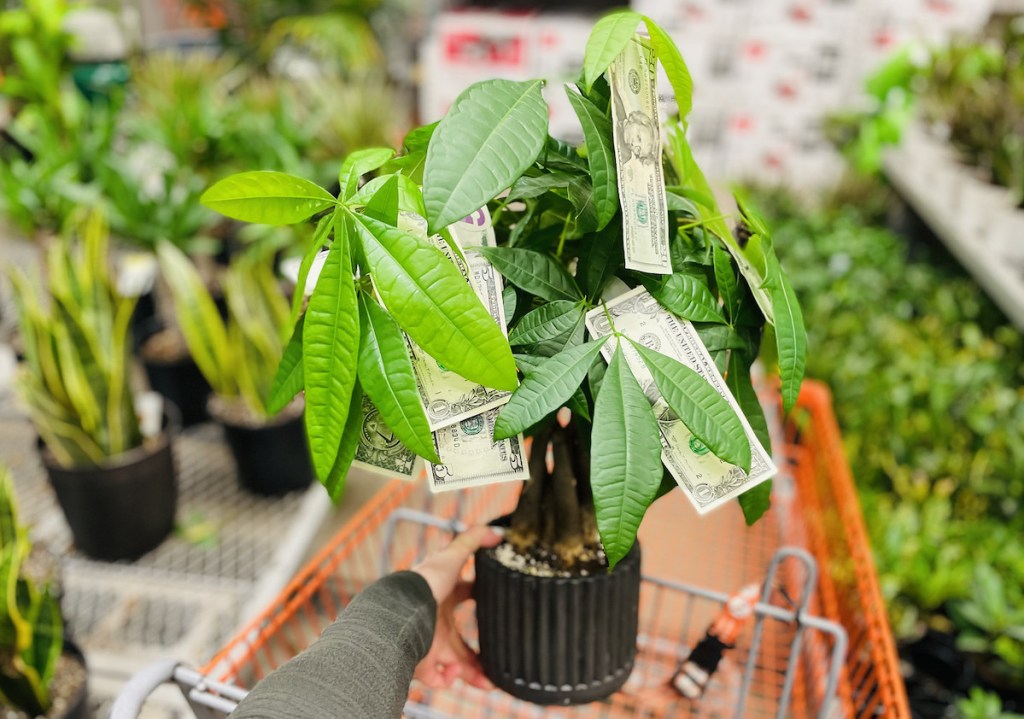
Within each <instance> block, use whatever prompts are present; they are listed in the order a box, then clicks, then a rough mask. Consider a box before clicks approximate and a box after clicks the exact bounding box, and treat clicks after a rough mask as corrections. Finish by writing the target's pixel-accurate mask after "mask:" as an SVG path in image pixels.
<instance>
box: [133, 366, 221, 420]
mask: <svg viewBox="0 0 1024 719" xmlns="http://www.w3.org/2000/svg"><path fill="white" fill-rule="evenodd" d="M142 366H143V367H144V368H145V369H146V377H147V379H148V380H149V386H150V388H151V389H152V390H153V391H154V392H159V393H160V394H161V395H163V396H164V397H165V398H167V399H168V400H170V401H171V402H173V403H174V405H175V406H176V407H177V408H178V412H179V413H180V414H181V424H182V426H183V427H190V426H192V425H194V424H198V423H200V422H205V421H206V420H208V419H209V418H210V415H209V414H207V412H206V402H207V400H208V399H209V397H210V391H211V390H210V383H209V382H207V381H206V378H205V377H203V373H202V372H200V371H199V367H198V366H197V365H196V362H195V360H194V359H192V357H191V355H189V356H186V357H182V358H180V359H176V360H171V361H164V360H154V359H148V358H146V357H143V358H142Z"/></svg>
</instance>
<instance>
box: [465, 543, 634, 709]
mask: <svg viewBox="0 0 1024 719" xmlns="http://www.w3.org/2000/svg"><path fill="white" fill-rule="evenodd" d="M475 597H476V617H477V624H478V625H479V631H480V663H481V665H482V666H483V669H484V673H485V674H486V675H487V677H488V678H489V679H490V680H491V681H492V682H494V684H495V685H496V686H498V687H500V688H501V689H504V690H505V691H506V692H508V693H509V694H511V695H512V696H515V697H518V698H519V699H525V700H527V701H531V702H534V703H537V704H562V705H568V704H583V703H586V702H592V701H596V700H598V699H603V698H604V697H606V696H608V695H609V694H612V693H613V692H615V691H616V690H618V689H619V688H620V687H621V686H622V685H623V684H625V682H626V680H627V679H628V678H629V674H630V672H631V671H632V670H633V662H634V660H635V659H636V634H637V616H638V612H639V608H640V545H639V544H635V545H633V548H632V549H631V550H630V551H629V554H627V555H626V557H625V558H624V559H623V560H622V561H621V562H619V564H618V565H616V567H615V570H614V571H612V572H611V573H607V572H601V573H599V574H594V575H592V576H587V577H535V576H531V575H528V574H523V573H521V572H517V571H515V570H513V569H510V568H508V567H506V566H505V565H504V564H502V563H501V562H499V561H498V560H497V559H496V558H495V557H494V556H493V554H492V553H491V551H490V550H487V549H481V550H479V551H478V552H477V553H476V589H475Z"/></svg>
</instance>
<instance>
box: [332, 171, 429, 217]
mask: <svg viewBox="0 0 1024 719" xmlns="http://www.w3.org/2000/svg"><path fill="white" fill-rule="evenodd" d="M393 177H396V178H398V180H397V182H398V209H399V210H402V211H404V212H414V213H416V214H417V215H419V216H420V217H423V216H425V215H426V214H427V210H426V208H425V207H424V206H423V192H422V191H421V190H420V188H419V186H418V185H417V184H416V183H415V182H414V181H413V180H412V179H410V178H409V177H407V176H405V175H382V176H380V177H375V178H373V179H372V180H370V181H369V182H367V183H366V184H365V185H363V186H362V187H360V188H359V191H358V192H356V194H354V195H352V197H351V198H349V201H348V203H347V204H348V206H349V207H359V206H361V205H363V206H365V205H367V204H368V203H369V202H370V200H371V199H372V198H373V196H374V195H375V194H376V193H377V191H378V190H380V188H381V187H383V186H384V184H385V183H386V182H389V181H390V180H391V178H393ZM392 224H393V223H392Z"/></svg>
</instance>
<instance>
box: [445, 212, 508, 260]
mask: <svg viewBox="0 0 1024 719" xmlns="http://www.w3.org/2000/svg"><path fill="white" fill-rule="evenodd" d="M448 230H449V231H450V232H451V233H452V237H454V238H455V241H456V242H458V243H459V245H460V246H461V247H465V248H467V249H472V248H474V247H494V246H495V245H497V244H498V243H497V241H496V240H495V238H494V226H493V225H492V224H491V213H490V211H489V210H488V209H487V206H486V205H485V206H483V207H481V208H480V209H479V210H477V211H476V212H474V213H472V214H470V215H468V216H466V217H464V218H463V219H461V220H459V221H458V222H453V223H452V224H450V225H448Z"/></svg>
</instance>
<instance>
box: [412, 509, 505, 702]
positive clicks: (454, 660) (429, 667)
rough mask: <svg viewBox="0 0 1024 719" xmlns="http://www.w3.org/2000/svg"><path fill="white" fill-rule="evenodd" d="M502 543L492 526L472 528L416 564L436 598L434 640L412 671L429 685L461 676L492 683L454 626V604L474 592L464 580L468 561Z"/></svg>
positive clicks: (482, 684)
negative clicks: (463, 574) (481, 550)
mask: <svg viewBox="0 0 1024 719" xmlns="http://www.w3.org/2000/svg"><path fill="white" fill-rule="evenodd" d="M500 542H501V535H499V534H498V533H496V532H495V531H493V529H492V528H490V527H473V528H472V529H469V530H467V531H465V532H463V533H462V534H460V535H458V536H457V537H456V538H455V539H453V540H452V542H451V544H449V545H448V546H447V547H445V548H444V549H442V550H441V551H440V552H438V553H437V554H434V555H433V556H431V557H428V558H427V559H425V560H423V561H422V562H421V563H420V564H418V565H416V566H415V567H413V571H414V572H417V573H418V574H420V575H421V576H422V577H423V578H424V579H426V580H427V584H428V585H429V586H430V591H431V593H432V594H433V595H434V599H436V600H437V624H436V625H435V628H434V642H433V643H432V644H431V645H430V651H428V652H427V655H426V656H425V657H424V658H423V661H421V662H420V663H419V664H418V665H417V666H416V671H415V673H414V674H413V676H414V677H415V678H416V679H419V680H420V681H421V682H423V683H424V684H426V685H427V686H428V687H432V688H434V689H441V688H444V687H450V686H451V685H452V684H453V683H454V682H455V680H456V679H458V678H460V677H461V678H462V680H463V681H464V682H466V683H468V684H472V685H473V686H475V687H479V688H480V689H490V688H492V686H493V685H492V684H491V683H490V681H488V680H487V677H485V676H484V673H483V670H481V668H480V662H479V660H478V659H477V656H476V653H475V652H474V651H473V650H472V649H470V648H469V647H468V646H467V645H466V642H465V640H463V638H462V636H461V635H460V634H459V632H458V630H457V629H456V628H455V607H457V606H458V605H459V604H461V603H462V602H464V601H466V600H467V599H469V598H470V596H471V595H472V592H473V585H472V583H471V582H466V581H463V580H462V579H461V574H462V568H463V567H464V566H465V565H466V562H467V561H468V560H469V558H470V557H471V556H473V553H474V552H476V550H477V549H479V548H480V547H493V546H495V545H497V544H499V543H500Z"/></svg>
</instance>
